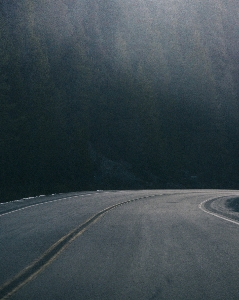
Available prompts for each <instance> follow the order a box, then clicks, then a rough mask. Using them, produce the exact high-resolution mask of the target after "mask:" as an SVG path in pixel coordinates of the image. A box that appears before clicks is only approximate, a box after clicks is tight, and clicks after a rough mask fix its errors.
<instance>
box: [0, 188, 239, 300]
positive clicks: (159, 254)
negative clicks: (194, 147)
mask: <svg viewBox="0 0 239 300" xmlns="http://www.w3.org/2000/svg"><path fill="white" fill-rule="evenodd" d="M238 195H239V191H223V190H191V191H188V190H171V191H170V190H167V191H165V190H151V191H150V190H149V191H116V192H90V193H72V194H67V195H58V196H57V195H55V196H51V197H41V198H35V199H29V200H25V201H23V202H11V203H7V204H2V205H0V253H1V257H0V259H1V260H0V299H8V298H9V299H15V300H23V299H24V300H26V299H34V300H38V299H42V300H43V299H44V300H48V299H49V300H53V299H57V300H59V299H64V300H68V299H74V300H75V299H77V300H79V299H83V300H88V299H93V300H94V299H103V300H104V299H110V300H114V299H117V300H118V299H119V300H124V299H133V300H134V299H135V300H141V299H142V300H155V299H167V300H168V299H170V300H173V299H182V300H187V299H190V300H193V299H206V300H208V299H215V300H219V299H222V300H230V299H235V300H238V299H239V284H238V280H239V251H238V249H239V221H238V220H237V217H235V215H234V217H233V221H232V222H230V221H228V220H227V218H228V215H227V216H226V218H225V217H224V216H223V215H221V213H220V215H221V217H222V218H219V217H217V215H215V209H213V210H212V211H208V209H210V207H209V206H207V202H205V201H206V200H210V199H214V198H215V199H216V198H218V199H219V200H222V199H224V198H225V199H226V198H227V197H229V198H230V197H231V198H233V197H236V196H238ZM223 197H224V198H223ZM219 200H216V201H214V204H215V203H216V202H217V201H219ZM204 202H205V205H204V204H201V203H204ZM119 203H123V204H122V205H117V204H119ZM200 204H201V205H200ZM106 208H109V209H108V210H105V209H106ZM111 208H112V209H111ZM99 212H101V213H100V214H98V213H99ZM220 215H219V216H220ZM92 217H94V219H92ZM87 220H88V223H85V222H86V221H87ZM81 224H83V227H80V225H81ZM74 229H75V231H74ZM69 233H71V235H68V234H69ZM59 241H60V242H59ZM27 266H31V268H28V269H26V267H27ZM21 272H22V273H21ZM19 274H22V275H19ZM15 276H17V277H15ZM14 277H15V280H14ZM6 283H7V284H6ZM7 294H8V296H5V295H7Z"/></svg>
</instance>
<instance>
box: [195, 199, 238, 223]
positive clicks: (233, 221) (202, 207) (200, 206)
mask: <svg viewBox="0 0 239 300" xmlns="http://www.w3.org/2000/svg"><path fill="white" fill-rule="evenodd" d="M219 198H223V196H222V197H217V198H211V199H208V200H204V201H203V202H201V203H200V204H199V206H198V207H199V208H200V209H201V210H202V211H204V212H205V213H207V214H209V215H212V216H214V217H217V218H220V219H223V220H225V221H228V222H231V223H233V224H236V225H239V222H237V221H235V220H232V219H230V218H226V217H223V216H222V215H219V214H216V213H213V212H210V211H208V210H207V209H206V208H205V207H204V205H205V203H206V202H208V201H211V200H217V199H219Z"/></svg>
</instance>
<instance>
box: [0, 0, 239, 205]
mask: <svg viewBox="0 0 239 300" xmlns="http://www.w3.org/2000/svg"><path fill="white" fill-rule="evenodd" d="M136 2H137V1H126V2H125V1H123V0H122V1H113V0H99V1H96V0H93V1H84V0H81V1H80V0H78V1H77V0H11V1H1V2H0V128H1V131H0V182H1V183H0V184H1V186H0V193H1V194H0V201H4V200H9V199H16V198H20V197H24V196H31V195H37V194H42V193H53V192H54V193H55V192H64V191H73V190H82V189H105V188H114V189H116V188H148V187H153V188H167V187H172V188H177V187H185V188H190V187H199V188H239V181H238V180H239V176H238V168H239V155H238V154H239V147H238V133H239V123H238V122H239V118H238V113H239V111H238V93H239V82H238V78H239V77H238V76H239V58H238V52H237V49H238V48H237V46H239V45H238V44H236V43H237V41H238V32H239V30H238V29H239V24H238V22H237V21H236V18H237V14H239V11H238V8H237V6H236V1H234V2H235V3H234V2H233V1H229V2H228V3H229V4H225V3H224V1H222V0H217V1H205V4H204V5H205V7H201V6H200V5H199V3H198V6H197V5H196V4H197V2H198V1H194V6H195V7H194V6H192V5H191V4H188V7H187V8H184V10H185V11H188V10H190V13H191V14H192V15H193V16H194V18H192V16H191V17H190V18H188V20H187V22H186V21H185V24H187V26H186V25H185V24H184V23H182V22H184V19H185V16H183V15H182V16H181V17H180V16H179V14H178V12H179V8H177V7H174V9H175V10H176V12H172V11H173V9H172V10H171V11H170V12H168V18H167V19H164V17H163V16H164V15H165V9H166V5H165V7H164V4H163V3H164V2H163V1H162V4H161V5H162V7H160V6H159V7H158V10H159V11H160V8H163V7H164V13H162V16H161V15H160V13H159V12H157V9H156V7H155V8H154V7H153V3H154V1H152V4H151V5H152V7H150V5H149V4H148V3H149V2H148V1H143V0H141V1H139V2H138V3H141V5H140V6H139V5H138V6H137V5H135V3H136ZM181 2H182V1H181ZM213 2H214V3H217V4H218V6H213V4H212V3H213ZM175 3H176V2H175ZM178 3H179V4H180V1H179V2H178ZM195 3H196V4H195ZM179 4H178V5H179ZM170 5H171V6H172V7H171V8H173V2H172V3H171V4H170ZM230 5H231V6H230ZM221 6H223V9H221V8H220V7H221ZM177 9H178V11H177ZM193 9H194V10H193ZM205 9H206V11H207V13H208V17H206V14H205V11H204V10H205ZM126 11H127V13H126ZM166 13H167V12H166ZM210 13H211V15H210ZM175 16H177V18H175ZM202 16H204V17H202ZM212 16H213V17H212ZM203 18H204V20H202V19H203ZM211 18H212V19H213V18H214V19H213V20H211ZM210 20H211V21H210ZM170 21H171V22H170ZM209 21H210V22H211V23H210V22H209ZM190 22H193V23H190ZM236 22H237V23H236ZM212 24H215V25H214V27H213V26H212ZM192 25H193V26H192ZM185 26H186V27H185ZM234 26H235V27H236V26H237V27H236V28H237V29H235V28H234ZM227 30H228V31H227ZM227 32H229V33H230V34H226V33H227ZM172 41H173V42H172Z"/></svg>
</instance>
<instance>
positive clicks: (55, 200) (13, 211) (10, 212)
mask: <svg viewBox="0 0 239 300" xmlns="http://www.w3.org/2000/svg"><path fill="white" fill-rule="evenodd" d="M90 195H92V194H81V195H78V196H69V197H65V198H60V199H54V200H50V201H45V202H39V203H35V204H32V205H28V206H25V207H22V208H18V209H15V210H11V211H9V212H6V213H2V214H1V213H0V218H1V217H3V216H6V215H10V214H12V213H15V212H18V211H21V210H24V209H27V208H31V207H34V206H38V205H41V204H48V203H53V202H57V201H61V200H67V199H72V198H75V197H83V196H90ZM15 201H16V200H15ZM11 202H13V201H11Z"/></svg>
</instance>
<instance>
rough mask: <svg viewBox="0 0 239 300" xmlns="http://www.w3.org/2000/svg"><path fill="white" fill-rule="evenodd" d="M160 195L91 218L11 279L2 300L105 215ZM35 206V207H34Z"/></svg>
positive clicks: (1, 292)
mask: <svg viewBox="0 0 239 300" xmlns="http://www.w3.org/2000/svg"><path fill="white" fill-rule="evenodd" d="M155 196H157V197H158V195H152V196H143V197H139V198H135V199H130V200H127V201H124V202H120V203H117V204H114V205H112V206H109V207H107V208H105V209H103V210H101V211H100V212H98V213H97V214H95V215H93V217H91V218H89V219H88V220H87V221H86V222H85V223H83V224H81V225H79V226H78V227H76V228H75V229H73V230H72V231H70V232H69V233H68V234H66V235H65V236H63V237H62V238H61V239H59V240H58V241H57V242H56V243H54V244H53V245H52V246H51V247H50V248H48V249H47V250H46V251H45V252H44V253H43V254H42V255H41V256H40V257H39V258H38V259H36V260H35V261H34V262H33V263H32V264H30V265H29V266H27V267H26V268H25V269H23V270H22V271H21V272H20V273H18V274H17V275H16V276H15V277H14V278H12V279H10V280H9V281H8V282H6V283H4V284H3V285H2V286H0V300H6V299H9V297H11V296H12V295H13V294H14V293H15V292H16V291H17V290H19V289H20V288H21V287H23V286H24V285H25V284H27V283H28V282H30V281H31V280H32V279H34V278H35V277H36V276H37V275H38V274H39V273H40V272H42V271H43V270H44V269H45V268H46V267H47V266H48V265H50V264H51V263H52V262H53V261H54V260H55V259H56V257H57V256H58V255H59V254H60V253H61V252H62V251H63V250H65V249H66V247H68V246H69V245H70V243H71V242H72V241H74V240H75V239H76V238H77V237H79V236H80V235H81V234H82V233H83V232H84V231H86V230H87V229H88V228H89V227H90V226H91V225H93V224H94V223H96V222H97V221H98V220H99V219H100V218H101V217H102V216H103V215H104V214H106V213H107V212H109V211H110V210H113V209H114V208H116V207H119V206H121V205H123V204H127V203H130V202H133V201H138V200H143V199H146V198H149V197H155ZM34 206H35V205H34Z"/></svg>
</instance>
